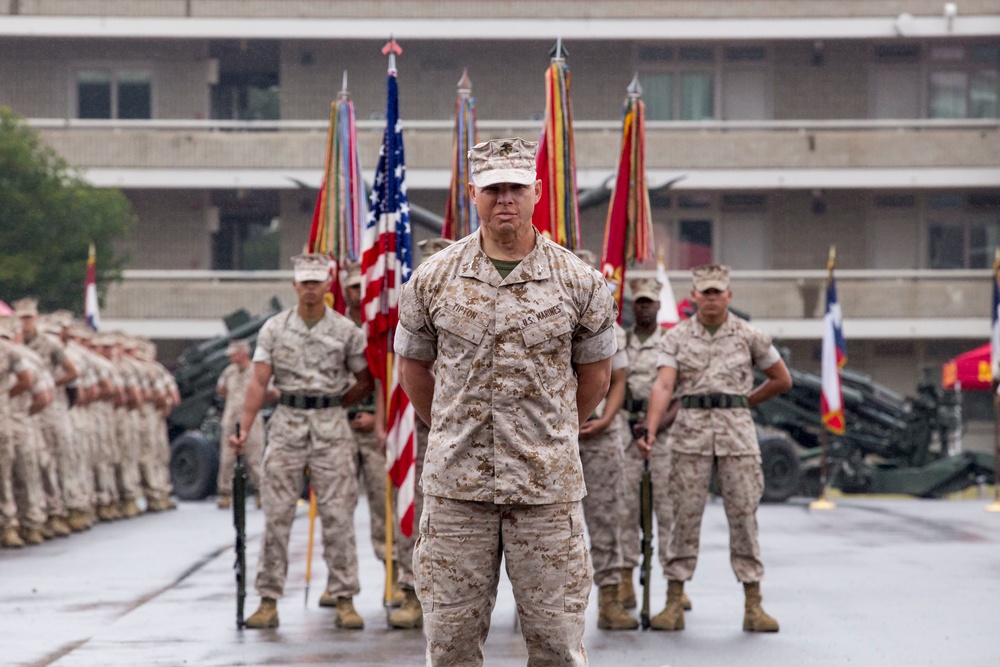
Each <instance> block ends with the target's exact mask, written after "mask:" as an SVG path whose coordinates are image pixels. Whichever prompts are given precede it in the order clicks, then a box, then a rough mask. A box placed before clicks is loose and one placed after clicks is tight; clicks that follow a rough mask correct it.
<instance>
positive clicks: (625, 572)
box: [618, 567, 636, 609]
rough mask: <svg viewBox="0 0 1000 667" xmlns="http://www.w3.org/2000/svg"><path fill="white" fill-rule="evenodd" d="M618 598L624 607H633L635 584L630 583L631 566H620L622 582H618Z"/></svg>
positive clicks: (634, 603) (634, 602)
mask: <svg viewBox="0 0 1000 667" xmlns="http://www.w3.org/2000/svg"><path fill="white" fill-rule="evenodd" d="M618 599H619V600H621V603H622V607H624V608H625V609H635V607H636V601H635V586H633V585H632V568H630V567H623V568H622V582H621V583H620V584H618Z"/></svg>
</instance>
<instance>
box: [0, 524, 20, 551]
mask: <svg viewBox="0 0 1000 667" xmlns="http://www.w3.org/2000/svg"><path fill="white" fill-rule="evenodd" d="M23 546H24V540H22V539H21V536H20V535H18V534H17V526H7V527H6V528H4V529H3V535H2V536H0V547H3V548H4V549H20V548H21V547H23Z"/></svg>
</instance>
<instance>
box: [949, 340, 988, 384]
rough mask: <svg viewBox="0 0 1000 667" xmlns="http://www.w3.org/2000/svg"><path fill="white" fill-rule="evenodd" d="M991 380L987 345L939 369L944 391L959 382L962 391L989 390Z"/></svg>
mask: <svg viewBox="0 0 1000 667" xmlns="http://www.w3.org/2000/svg"><path fill="white" fill-rule="evenodd" d="M992 379H993V373H992V371H991V369H990V344H989V343H987V344H986V345H983V346H982V347H977V348H976V349H974V350H969V351H968V352H965V353H964V354H960V355H958V356H957V357H955V358H954V359H952V360H951V361H949V362H948V363H946V364H945V365H944V366H943V367H942V368H941V386H943V387H944V388H945V389H952V388H954V386H955V383H956V382H961V383H962V389H966V390H969V389H971V390H989V388H990V381H991V380H992Z"/></svg>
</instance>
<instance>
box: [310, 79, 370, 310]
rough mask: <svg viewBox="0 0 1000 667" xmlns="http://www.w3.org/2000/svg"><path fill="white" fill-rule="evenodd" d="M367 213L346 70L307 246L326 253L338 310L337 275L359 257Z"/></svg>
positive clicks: (334, 107) (332, 297) (333, 111)
mask: <svg viewBox="0 0 1000 667" xmlns="http://www.w3.org/2000/svg"><path fill="white" fill-rule="evenodd" d="M367 214H368V211H367V207H366V202H365V191H364V181H363V180H362V177H361V161H360V159H359V158H358V141H357V124H356V122H355V117H354V103H353V102H352V101H351V97H350V94H349V93H348V92H347V72H344V85H343V88H342V89H341V91H340V92H339V93H338V94H337V100H336V101H335V102H334V103H333V104H331V105H330V128H329V130H328V131H327V136H326V163H325V165H324V169H323V184H322V185H321V186H320V190H319V195H318V196H317V197H316V208H315V210H314V211H313V220H312V228H311V229H310V230H309V246H308V250H309V252H318V253H323V254H324V255H326V256H328V257H329V258H330V276H331V278H332V280H333V284H332V286H331V287H330V296H329V297H328V299H329V302H330V306H331V307H332V308H334V309H335V310H336V311H337V312H338V313H343V312H344V311H345V310H346V303H345V301H344V294H343V290H342V289H341V283H340V274H341V271H342V270H343V269H344V266H345V265H346V264H347V262H348V261H353V262H356V261H358V260H359V259H360V258H361V221H362V220H364V219H365V218H366V217H367Z"/></svg>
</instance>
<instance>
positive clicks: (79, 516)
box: [66, 510, 90, 533]
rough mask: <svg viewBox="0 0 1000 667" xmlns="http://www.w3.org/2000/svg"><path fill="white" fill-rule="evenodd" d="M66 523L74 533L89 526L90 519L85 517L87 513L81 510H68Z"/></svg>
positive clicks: (80, 531)
mask: <svg viewBox="0 0 1000 667" xmlns="http://www.w3.org/2000/svg"><path fill="white" fill-rule="evenodd" d="M66 524H67V525H68V526H69V529H70V530H72V531H73V532H74V533H82V532H83V531H85V530H87V529H88V528H90V521H88V519H87V513H86V512H84V511H83V510H70V511H69V519H68V520H67V521H66Z"/></svg>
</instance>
